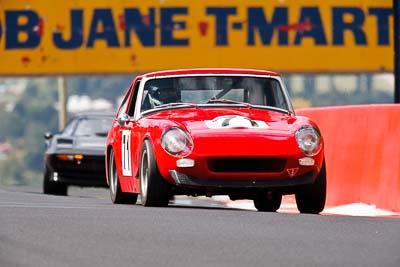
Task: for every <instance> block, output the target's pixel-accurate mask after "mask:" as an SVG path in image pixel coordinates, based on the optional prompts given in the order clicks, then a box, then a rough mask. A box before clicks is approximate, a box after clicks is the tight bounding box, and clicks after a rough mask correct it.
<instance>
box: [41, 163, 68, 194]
mask: <svg viewBox="0 0 400 267" xmlns="http://www.w3.org/2000/svg"><path fill="white" fill-rule="evenodd" d="M67 191H68V186H67V185H66V184H61V183H57V182H54V181H53V172H52V171H50V170H49V169H48V168H47V167H46V169H45V171H44V175H43V193H44V194H48V195H57V196H66V195H67Z"/></svg>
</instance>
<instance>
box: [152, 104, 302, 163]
mask: <svg viewBox="0 0 400 267" xmlns="http://www.w3.org/2000/svg"><path fill="white" fill-rule="evenodd" d="M147 118H149V119H157V120H163V121H165V120H168V121H170V122H171V123H173V124H176V126H179V127H181V128H184V129H186V130H187V131H188V132H189V133H190V135H191V136H192V138H193V141H194V144H195V147H196V148H195V150H196V152H197V153H200V154H202V153H209V151H210V149H209V148H210V147H213V148H214V149H212V150H213V151H215V152H216V153H217V154H218V153H220V155H221V156H223V155H232V156H234V155H241V156H245V155H246V151H248V153H249V154H248V156H257V155H258V154H259V155H264V156H265V155H266V151H268V154H270V155H275V156H278V155H287V154H288V153H289V154H294V153H298V152H299V150H298V146H297V143H296V141H295V138H294V131H295V128H297V127H293V126H294V124H296V122H297V121H298V120H297V119H296V118H295V117H293V116H290V115H289V114H284V113H282V112H277V111H271V110H265V109H255V108H240V109H238V108H234V109H233V108H189V109H175V110H168V111H161V112H158V113H154V114H152V115H150V116H149V117H147ZM171 126H172V125H171ZM250 148H251V149H250ZM216 156H217V155H216Z"/></svg>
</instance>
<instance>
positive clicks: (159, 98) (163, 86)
mask: <svg viewBox="0 0 400 267" xmlns="http://www.w3.org/2000/svg"><path fill="white" fill-rule="evenodd" d="M149 83H150V84H149V86H148V93H149V98H150V102H152V104H153V105H155V106H159V105H163V104H168V103H176V102H180V91H179V90H178V89H177V88H176V87H174V85H173V80H172V79H170V78H166V79H156V80H152V81H149Z"/></svg>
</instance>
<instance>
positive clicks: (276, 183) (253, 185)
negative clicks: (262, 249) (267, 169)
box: [170, 170, 318, 191]
mask: <svg viewBox="0 0 400 267" xmlns="http://www.w3.org/2000/svg"><path fill="white" fill-rule="evenodd" d="M317 174H318V173H317V172H316V171H310V172H308V173H305V174H303V175H299V176H295V177H293V178H288V179H282V180H245V181H243V180H242V181H241V180H214V179H213V180H208V179H198V178H194V177H190V176H188V175H186V174H183V173H181V172H178V171H176V170H170V175H171V177H172V179H173V180H174V181H175V184H176V186H178V187H185V188H193V189H207V190H213V189H214V190H218V191H221V190H224V189H226V190H230V189H244V190H246V189H256V190H258V189H260V190H264V189H265V190H274V189H282V188H285V187H288V188H291V187H296V186H301V185H306V184H311V183H313V182H314V180H315V177H316V176H317Z"/></svg>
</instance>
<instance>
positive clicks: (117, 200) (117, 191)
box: [108, 149, 138, 204]
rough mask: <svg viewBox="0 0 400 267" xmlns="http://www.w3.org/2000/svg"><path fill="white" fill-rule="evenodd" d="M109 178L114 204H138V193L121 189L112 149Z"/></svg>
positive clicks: (109, 159) (109, 160)
mask: <svg viewBox="0 0 400 267" xmlns="http://www.w3.org/2000/svg"><path fill="white" fill-rule="evenodd" d="M108 178H109V179H110V181H109V182H110V197H111V201H112V202H113V203H114V204H136V202H137V198H138V194H134V193H124V192H122V191H121V185H120V183H119V176H118V171H117V166H116V163H115V156H114V150H112V149H111V151H110V156H109V158H108Z"/></svg>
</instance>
